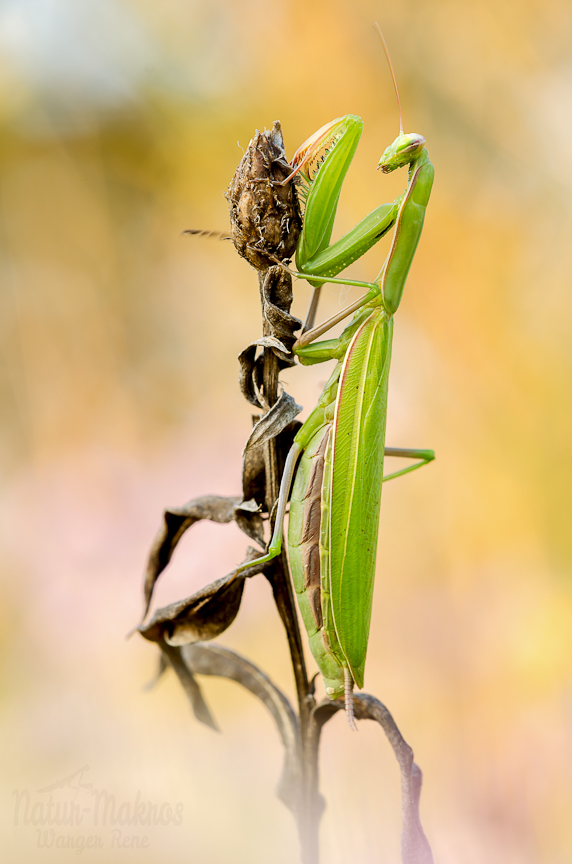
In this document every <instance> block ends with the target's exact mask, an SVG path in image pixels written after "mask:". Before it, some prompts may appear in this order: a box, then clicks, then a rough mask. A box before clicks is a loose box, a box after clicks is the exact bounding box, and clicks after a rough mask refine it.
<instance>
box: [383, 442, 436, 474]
mask: <svg viewBox="0 0 572 864" xmlns="http://www.w3.org/2000/svg"><path fill="white" fill-rule="evenodd" d="M385 455H386V456H397V457H399V458H401V459H418V460H419V461H418V462H415V463H414V464H413V465H408V466H407V468H401V470H400V471H394V472H393V473H392V474H386V475H385V477H384V478H383V482H384V483H386V482H387V480H394V479H395V477H402V476H403V475H404V474H409V473H410V472H411V471H416V470H417V468H422V467H423V465H428V464H429V462H432V461H433V459H434V458H435V451H434V450H410V449H407V448H405V447H386V448H385Z"/></svg>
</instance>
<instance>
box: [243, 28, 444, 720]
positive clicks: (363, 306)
mask: <svg viewBox="0 0 572 864" xmlns="http://www.w3.org/2000/svg"><path fill="white" fill-rule="evenodd" d="M380 36H381V31H380ZM381 38H382V43H383V46H384V50H385V52H386V56H387V59H388V62H389V65H390V70H391V74H392V77H393V81H394V84H395V89H396V93H397V99H398V104H399V93H398V91H397V84H396V82H395V76H394V74H393V69H392V67H391V61H390V59H389V54H388V52H387V48H386V46H385V41H384V40H383V36H381ZM399 113H400V131H399V135H398V136H397V138H396V139H395V140H394V141H393V143H392V144H390V145H389V147H387V149H386V150H385V152H384V153H383V155H382V157H381V159H380V162H379V165H378V168H380V169H381V171H382V172H383V173H389V172H391V171H394V170H396V169H398V168H401V167H405V166H407V167H408V180H407V185H406V188H405V190H404V192H403V193H402V194H401V195H400V196H399V197H398V198H396V199H395V200H394V201H392V202H391V203H387V204H382V205H381V206H380V207H378V208H377V209H375V210H374V211H373V212H372V213H370V214H369V215H368V216H366V217H365V219H363V220H362V221H361V222H360V223H359V224H358V225H356V226H355V227H354V228H353V229H352V230H351V231H350V232H348V233H347V234H346V235H345V236H344V237H342V238H341V239H340V240H338V241H337V242H335V243H333V244H330V238H331V234H332V229H333V224H334V219H335V215H336V210H337V205H338V199H339V195H340V190H341V187H342V185H343V181H344V178H345V175H346V173H347V170H348V168H349V165H350V163H351V161H352V159H353V156H354V154H355V151H356V148H357V145H358V142H359V139H360V136H361V133H362V129H363V122H362V120H361V118H359V117H357V116H355V115H346V116H345V117H341V118H338V119H336V120H333V121H332V122H331V123H328V124H326V125H325V126H323V127H322V128H321V129H319V130H318V131H317V132H315V133H314V134H313V135H312V136H310V138H309V139H308V140H307V141H306V142H305V143H304V144H303V145H302V146H301V147H300V148H299V149H298V151H297V152H296V154H295V156H294V158H293V159H292V162H291V167H292V173H291V174H290V175H289V177H288V178H286V180H285V181H283V182H290V181H291V180H292V179H293V178H294V176H296V175H299V177H300V178H301V185H302V190H301V191H302V196H303V197H304V198H305V204H306V206H305V213H304V221H303V228H302V233H301V235H300V239H299V242H298V247H297V252H296V267H297V269H296V271H289V272H291V273H292V275H295V276H297V277H299V278H304V279H307V280H308V281H309V282H310V283H311V284H312V285H313V286H314V287H315V294H314V300H313V302H312V304H311V307H310V312H309V315H308V321H307V327H309V329H306V330H305V332H303V335H302V336H301V337H300V339H299V340H298V341H297V342H296V343H295V345H294V348H293V351H294V353H295V354H296V355H297V357H298V358H299V360H300V362H301V363H302V364H304V365H311V364H315V363H321V362H324V361H326V360H331V359H335V360H337V361H338V362H337V365H336V368H335V369H334V371H333V373H332V375H331V376H330V378H329V380H328V382H327V383H326V385H325V387H324V390H323V392H322V394H321V396H320V398H319V400H318V404H317V406H316V408H315V409H314V410H313V411H312V413H311V414H310V416H309V417H308V419H307V420H306V422H305V423H304V424H303V426H302V427H301V429H300V430H299V431H298V433H297V435H296V437H295V439H294V443H293V445H292V448H291V450H290V452H289V454H288V457H287V460H286V464H285V468H284V474H283V477H282V481H281V486H280V493H279V498H278V504H277V508H276V519H275V525H274V531H273V535H272V538H271V540H270V543H269V545H268V548H267V552H266V554H265V555H264V556H262V557H261V558H259V559H257V561H256V562H251V563H250V564H249V565H244V566H245V567H246V566H252V563H258V564H260V563H263V562H265V561H270V560H272V559H273V558H274V557H276V556H277V555H278V554H279V553H280V551H281V549H282V540H283V522H284V517H285V514H286V508H287V504H288V500H289V498H290V514H289V526H288V553H289V560H290V567H291V571H292V579H293V583H294V588H295V591H296V594H297V598H298V604H299V608H300V613H301V617H302V620H303V622H304V625H305V627H306V630H307V633H308V638H309V643H310V648H311V651H312V654H313V655H314V658H315V660H316V662H317V664H318V667H319V669H320V672H321V673H322V677H323V679H324V684H325V688H326V694H327V695H328V697H329V698H332V699H336V698H340V697H344V698H345V706H346V714H347V717H348V722H349V724H350V726H351V727H352V728H356V727H355V720H354V717H353V698H352V692H353V687H354V685H355V686H357V687H359V688H362V687H363V684H364V668H365V659H366V652H367V645H368V639H369V629H370V621H371V611H372V600H373V586H374V577H375V563H376V550H377V537H378V530H379V517H380V504H381V488H382V484H383V482H385V481H387V480H389V479H392V478H395V477H399V476H402V475H404V474H406V473H408V472H410V471H413V470H415V469H416V468H419V467H421V466H422V465H425V464H427V463H428V462H430V461H431V460H432V459H434V453H433V451H431V450H401V449H397V448H385V427H386V417H387V391H388V376H389V367H390V361H391V345H392V335H393V316H394V314H395V312H396V311H397V309H398V307H399V303H400V301H401V296H402V293H403V289H404V286H405V281H406V279H407V275H408V273H409V269H410V266H411V263H412V261H413V257H414V255H415V251H416V248H417V244H418V242H419V238H420V236H421V231H422V228H423V220H424V216H425V210H426V207H427V204H428V201H429V196H430V193H431V187H432V184H433V175H434V169H433V166H432V164H431V162H430V160H429V156H428V153H427V150H426V149H425V138H424V137H423V136H422V135H419V134H418V133H408V134H406V133H404V132H403V123H402V120H401V106H400V105H399ZM298 182H300V181H298ZM392 228H393V229H394V233H393V239H392V242H391V247H390V250H389V253H388V255H387V258H386V260H385V263H384V264H383V267H382V268H381V271H380V273H379V274H378V276H377V277H376V279H375V280H374V281H373V282H362V281H357V280H352V279H347V278H344V277H342V278H337V274H339V273H341V271H342V270H344V269H345V268H346V267H348V266H349V265H350V264H351V263H352V262H353V261H355V260H357V259H358V258H360V257H361V256H362V255H363V254H365V252H367V251H368V250H369V249H370V248H371V247H372V246H373V245H374V244H375V243H377V242H378V241H379V240H380V239H381V237H383V236H384V235H385V234H386V233H387V232H388V231H390V230H391V229H392ZM324 282H330V283H338V284H342V285H351V286H358V287H362V288H365V289H366V293H365V294H364V295H363V296H362V297H361V298H360V299H359V300H357V301H356V302H355V303H353V304H351V305H350V306H348V307H347V308H346V309H344V310H343V311H342V312H341V313H339V314H338V315H335V316H334V317H333V318H330V319H328V320H327V321H325V322H324V323H323V324H321V325H320V326H318V327H313V318H314V315H315V309H316V302H317V294H318V292H319V290H320V287H321V285H322V284H323V283H324ZM352 313H353V318H352V320H351V322H350V323H349V325H348V326H347V327H346V329H345V330H344V331H343V333H342V335H341V336H340V337H339V338H337V339H329V340H327V341H321V342H316V339H318V338H319V337H320V336H322V335H323V334H324V333H326V332H327V331H328V330H329V329H330V328H331V327H333V326H334V325H335V324H337V323H338V322H339V321H341V320H343V318H345V317H347V316H349V315H350V314H352ZM384 454H385V455H389V456H402V457H407V458H410V459H415V460H418V461H416V462H415V463H414V464H411V465H409V466H408V467H406V468H403V469H401V470H399V471H396V472H394V473H392V474H389V475H387V476H385V477H384V476H383V463H384ZM290 491H291V492H292V494H291V496H290ZM240 569H243V568H239V570H238V571H237V572H240Z"/></svg>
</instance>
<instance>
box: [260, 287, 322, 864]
mask: <svg viewBox="0 0 572 864" xmlns="http://www.w3.org/2000/svg"><path fill="white" fill-rule="evenodd" d="M258 278H259V284H260V288H261V289H262V284H263V281H264V278H265V274H264V271H259V272H258ZM268 333H269V328H268V324H267V323H266V321H263V335H268ZM278 374H279V363H278V358H277V356H276V354H275V353H274V352H273V351H272V349H271V348H265V349H264V369H263V388H264V397H265V399H266V402H267V404H268V406H269V407H272V405H274V403H275V402H276V401H277V399H278ZM264 451H265V452H264V459H265V468H266V507H267V510H268V513H269V514H272V511H273V508H274V504H275V502H276V501H277V499H278V494H279V491H280V479H281V468H282V467H283V465H284V460H285V457H286V454H285V453H283V452H280V449H279V443H278V441H277V439H276V438H273V439H271V440H270V441H268V442H267V443H266V444H265V445H264ZM273 528H274V525H273V520H272V518H271V522H270V531H271V532H272V530H273ZM267 578H268V579H269V581H270V583H271V585H272V590H273V594H274V600H275V602H276V606H277V608H278V612H279V614H280V617H281V619H282V623H283V624H284V628H285V630H286V635H287V638H288V647H289V649H290V657H291V660H292V668H293V672H294V680H295V683H296V695H297V699H298V718H299V736H300V775H299V776H300V794H299V798H298V806H297V813H296V821H297V825H298V833H299V837H300V847H301V859H302V864H318V861H319V830H318V829H319V812H320V799H319V793H318V777H317V754H316V753H315V752H313V751H314V750H315V743H314V736H311V735H310V728H311V727H310V719H311V712H312V709H313V707H314V705H315V699H314V694H313V686H312V684H311V683H310V681H309V680H308V673H307V671H306V661H305V658H304V648H303V645H302V636H301V633H300V627H299V625H298V616H297V613H296V606H295V602H294V593H293V590H292V582H291V579H290V571H289V567H288V559H287V556H286V552H285V550H284V549H283V550H282V553H281V554H280V556H279V557H278V558H276V559H275V562H274V566H273V567H272V568H271V569H270V570H269V571H268V573H267Z"/></svg>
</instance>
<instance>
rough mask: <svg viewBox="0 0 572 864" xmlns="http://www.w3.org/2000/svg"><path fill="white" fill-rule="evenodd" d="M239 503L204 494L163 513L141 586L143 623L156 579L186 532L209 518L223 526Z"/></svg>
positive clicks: (231, 518) (230, 518) (231, 517)
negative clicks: (143, 607)
mask: <svg viewBox="0 0 572 864" xmlns="http://www.w3.org/2000/svg"><path fill="white" fill-rule="evenodd" d="M240 503H241V499H240V498H223V497H222V496H220V495H204V496H203V497H201V498H193V500H192V501H189V502H188V503H187V504H184V505H183V506H182V507H172V508H169V509H168V510H165V512H164V514H163V526H162V527H161V529H160V530H159V532H158V534H157V536H156V537H155V541H154V543H153V546H152V547H151V551H150V553H149V560H148V563H147V573H146V576H145V584H144V597H145V612H144V615H143V620H144V619H145V616H146V615H147V612H148V611H149V606H150V605H151V598H152V596H153V589H154V587H155V583H156V582H157V579H158V578H159V576H160V575H161V573H162V572H163V570H164V569H165V567H166V566H167V564H168V563H169V561H170V560H171V557H172V555H173V552H174V551H175V548H176V546H177V544H178V542H179V540H180V539H181V537H182V536H183V534H184V533H185V531H187V530H188V529H189V528H190V527H191V526H192V525H194V524H195V522H199V521H200V520H201V519H209V520H210V521H211V522H219V523H221V524H225V523H228V522H232V521H233V519H234V518H235V508H236V507H238V506H239V505H240Z"/></svg>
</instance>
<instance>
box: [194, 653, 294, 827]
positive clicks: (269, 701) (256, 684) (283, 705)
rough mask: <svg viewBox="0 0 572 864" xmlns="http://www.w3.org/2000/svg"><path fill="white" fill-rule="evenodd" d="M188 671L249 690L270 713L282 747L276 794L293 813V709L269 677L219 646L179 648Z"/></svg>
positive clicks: (248, 662) (251, 664)
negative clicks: (210, 676) (231, 682)
mask: <svg viewBox="0 0 572 864" xmlns="http://www.w3.org/2000/svg"><path fill="white" fill-rule="evenodd" d="M181 657H182V659H183V661H184V662H185V663H186V665H187V668H188V669H189V670H190V671H191V672H192V673H195V674H197V675H217V676H220V677H223V678H230V679H231V680H233V681H237V682H238V683H239V684H242V686H243V687H246V689H247V690H250V692H251V693H253V694H254V695H255V696H256V697H258V699H260V700H261V701H262V702H263V703H264V705H265V706H266V707H267V708H268V710H269V711H270V713H271V714H272V716H273V718H274V721H275V723H276V726H277V728H278V732H279V733H280V737H281V739H282V743H283V745H284V751H285V753H284V766H283V769H282V775H281V777H280V781H279V783H278V788H277V790H276V794H277V795H278V797H279V798H280V800H281V801H282V802H283V803H284V804H285V805H286V806H287V807H289V808H290V810H292V811H293V812H294V813H296V811H297V809H298V797H297V789H298V788H299V782H300V778H299V765H300V762H299V758H300V757H299V741H298V721H297V718H296V715H295V713H294V711H293V710H292V706H291V705H290V703H289V701H288V699H287V698H286V696H285V695H284V694H283V693H282V691H281V690H279V689H278V687H276V685H275V684H273V683H272V681H271V680H270V678H269V677H268V676H267V675H265V674H264V672H262V671H261V670H260V669H259V668H258V667H257V666H255V665H254V664H253V663H250V661H248V660H246V659H245V658H244V657H241V656H240V655H239V654H236V653H235V652H234V651H230V650H229V649H228V648H223V646H222V645H202V644H200V643H199V644H196V645H188V646H187V647H185V648H182V649H181Z"/></svg>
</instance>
